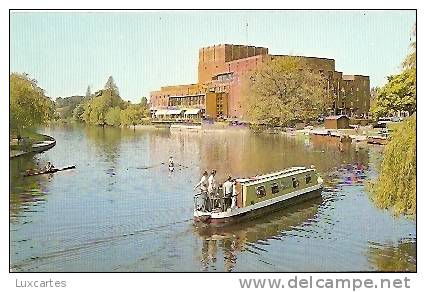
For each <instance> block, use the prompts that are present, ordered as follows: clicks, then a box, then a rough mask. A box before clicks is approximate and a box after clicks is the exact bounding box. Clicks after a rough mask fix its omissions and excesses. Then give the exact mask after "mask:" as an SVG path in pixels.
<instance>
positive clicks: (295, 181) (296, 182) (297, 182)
mask: <svg viewBox="0 0 426 292" xmlns="http://www.w3.org/2000/svg"><path fill="white" fill-rule="evenodd" d="M291 180H292V182H293V188H297V187H298V186H299V181H298V180H297V178H295V177H293V178H292V179H291Z"/></svg>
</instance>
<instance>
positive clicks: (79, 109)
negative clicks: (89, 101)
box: [72, 103, 85, 121]
mask: <svg viewBox="0 0 426 292" xmlns="http://www.w3.org/2000/svg"><path fill="white" fill-rule="evenodd" d="M84 105H85V104H84V103H79V104H78V105H77V106H76V107H75V109H74V110H73V112H72V117H73V119H74V120H76V121H82V120H83V114H84Z"/></svg>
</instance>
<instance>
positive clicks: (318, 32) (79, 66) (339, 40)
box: [10, 11, 416, 101]
mask: <svg viewBox="0 0 426 292" xmlns="http://www.w3.org/2000/svg"><path fill="white" fill-rule="evenodd" d="M415 22H416V14H415V11H179V12H177V11H131V12H125V11H105V12H102V11H93V12H83V11H76V12H70V11H67V12H60V11H45V12H42V11H40V12H37V11H33V12H19V11H15V12H12V13H11V21H10V39H11V44H10V45H11V48H10V56H11V59H10V62H11V63H10V70H11V72H26V73H29V74H30V75H31V76H32V77H33V78H36V79H37V80H38V81H39V85H40V86H41V87H42V88H44V89H45V90H46V92H47V95H49V96H52V97H58V96H63V97H64V96H70V95H76V94H80V95H84V94H85V92H86V88H87V86H88V85H90V86H91V87H92V91H95V90H98V89H101V88H102V87H103V86H104V84H105V82H106V81H107V79H108V76H110V75H112V76H113V77H114V79H115V81H116V83H117V85H118V87H119V89H120V93H121V96H122V97H123V98H124V99H126V100H132V101H139V99H140V97H142V96H149V92H150V91H153V90H157V89H159V88H160V86H164V85H175V84H187V83H196V82H197V64H198V49H199V48H200V47H203V46H209V45H213V44H221V43H234V44H247V42H248V43H249V44H250V45H256V46H266V47H268V48H269V52H270V53H271V54H293V55H305V56H317V57H326V58H333V59H335V60H336V70H338V71H343V73H344V74H362V75H369V76H370V80H371V85H372V86H375V85H383V84H384V83H385V81H386V76H387V75H389V74H392V73H396V72H398V70H399V69H400V64H401V61H402V60H403V58H404V57H405V56H406V55H407V53H408V52H409V43H410V37H411V30H412V28H413V25H414V23H415ZM246 23H248V34H247V33H246V25H245V24H246Z"/></svg>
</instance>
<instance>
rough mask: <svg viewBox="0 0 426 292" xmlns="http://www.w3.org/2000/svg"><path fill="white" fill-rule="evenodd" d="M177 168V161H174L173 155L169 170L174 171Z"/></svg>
mask: <svg viewBox="0 0 426 292" xmlns="http://www.w3.org/2000/svg"><path fill="white" fill-rule="evenodd" d="M174 170H175V162H174V161H173V157H172V156H170V157H169V171H170V172H172V171H174Z"/></svg>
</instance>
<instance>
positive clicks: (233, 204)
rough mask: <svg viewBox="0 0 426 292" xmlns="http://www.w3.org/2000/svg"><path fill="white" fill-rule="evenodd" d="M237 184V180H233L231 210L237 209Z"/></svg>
mask: <svg viewBox="0 0 426 292" xmlns="http://www.w3.org/2000/svg"><path fill="white" fill-rule="evenodd" d="M237 196H238V192H237V184H236V180H235V178H234V179H233V180H232V197H231V198H232V199H231V209H235V208H236V207H237Z"/></svg>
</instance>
